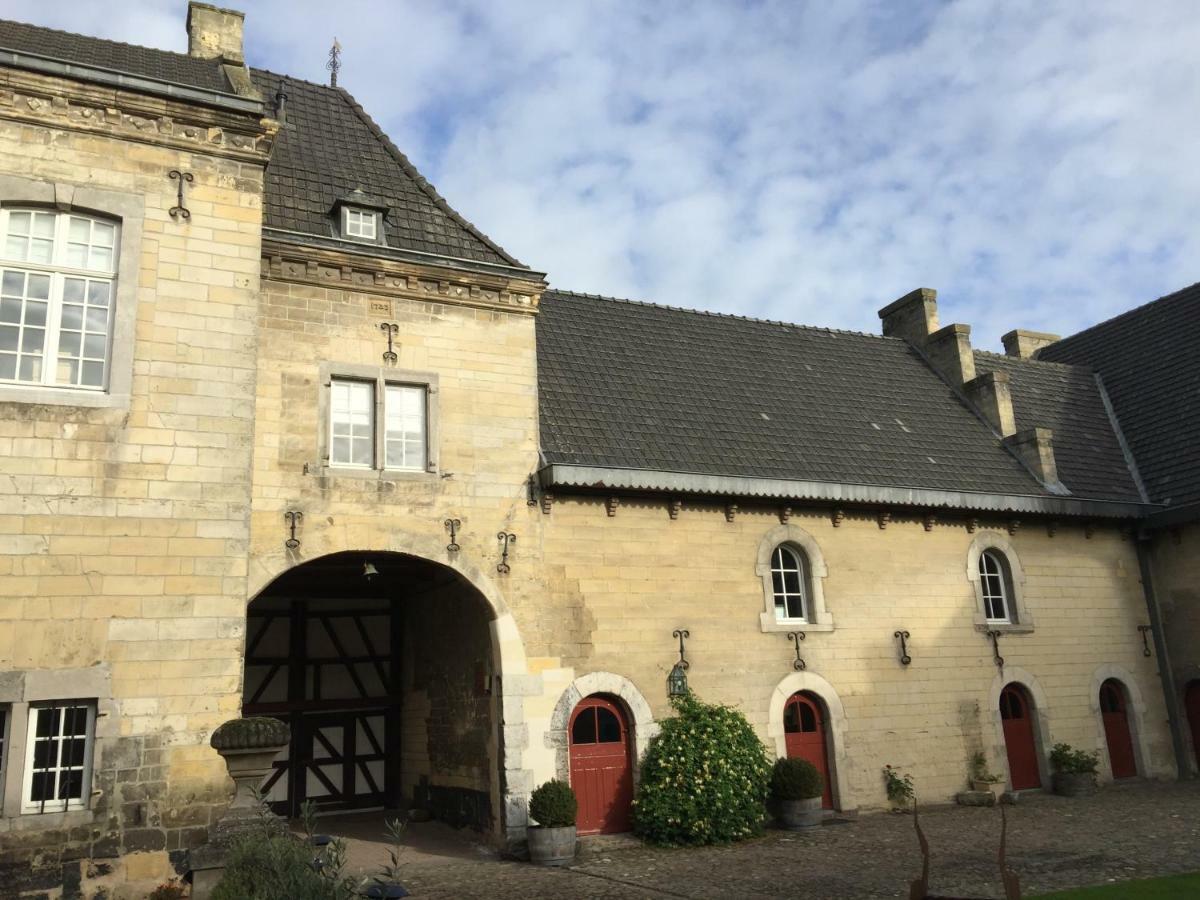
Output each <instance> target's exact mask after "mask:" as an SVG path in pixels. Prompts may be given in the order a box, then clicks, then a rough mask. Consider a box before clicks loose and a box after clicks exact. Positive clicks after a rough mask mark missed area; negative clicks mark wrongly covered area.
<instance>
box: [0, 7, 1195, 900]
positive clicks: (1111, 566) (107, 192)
mask: <svg viewBox="0 0 1200 900" xmlns="http://www.w3.org/2000/svg"><path fill="white" fill-rule="evenodd" d="M187 29H188V35H189V48H190V49H189V53H188V54H187V55H182V54H175V53H168V52H163V51H158V50H150V49H145V48H140V47H135V46H131V45H127V44H118V43H114V42H109V41H102V40H98V39H94V38H90V37H82V36H78V35H73V34H67V33H62V32H56V31H51V30H48V29H44V28H37V27H32V26H28V25H22V24H19V23H12V22H5V23H0V80H2V83H0V231H3V233H4V243H3V245H2V247H3V256H2V258H0V269H2V270H3V271H2V273H0V281H2V284H0V723H2V724H0V896H9V895H10V894H11V895H13V896H19V895H20V893H21V892H22V891H36V890H42V889H47V888H49V887H52V886H59V885H64V886H65V887H66V896H74V895H78V894H80V893H81V892H82V893H84V894H89V892H90V893H94V892H95V891H97V890H100V889H101V888H105V889H107V890H108V891H109V895H110V896H121V895H122V892H126V893H128V894H129V895H131V896H135V895H137V894H136V891H137V890H138V889H140V887H141V886H142V885H144V884H146V883H148V882H149V881H150V880H153V879H157V878H160V877H162V876H164V875H166V874H167V873H168V872H170V871H171V870H173V869H175V870H181V869H183V868H186V865H187V851H188V850H189V849H191V848H194V847H196V846H197V845H199V844H200V843H202V842H203V841H204V840H205V836H206V830H207V827H208V826H209V825H210V823H211V822H212V820H213V817H214V816H215V815H217V814H219V813H220V811H221V810H222V809H223V807H224V804H225V803H226V802H227V799H228V796H229V787H228V782H227V779H226V776H225V772H224V767H223V764H222V762H221V760H220V759H219V757H218V756H217V755H216V754H215V752H214V751H212V750H211V748H210V747H209V744H208V740H209V736H210V735H211V733H212V731H213V729H214V728H216V726H218V725H219V724H221V723H222V722H224V721H226V720H228V719H230V718H233V717H236V716H238V715H239V714H246V715H251V714H257V715H273V716H277V717H280V718H282V719H284V720H285V721H287V722H288V723H289V725H290V726H291V729H292V743H291V746H290V747H289V750H288V752H287V753H286V754H284V755H283V756H282V757H281V758H280V759H279V760H278V762H277V765H276V770H275V772H274V774H273V775H272V777H271V778H269V779H268V782H267V783H266V784H265V785H264V790H265V791H266V794H267V797H268V799H269V800H270V801H271V802H272V803H273V804H275V807H276V809H277V810H278V811H280V812H284V813H293V814H294V813H295V811H296V810H297V808H298V806H299V804H300V803H302V802H303V801H305V800H313V801H314V802H316V803H318V804H319V805H320V806H321V807H322V808H323V809H325V810H353V809H360V810H371V809H380V808H411V807H422V808H425V809H428V810H429V811H430V812H432V813H433V815H434V816H435V817H437V818H439V819H442V820H444V821H447V822H451V823H453V824H456V825H464V826H471V827H474V828H476V829H478V830H479V831H481V832H483V833H484V834H486V835H487V836H488V837H489V838H490V839H491V840H493V841H494V842H496V843H498V844H500V843H506V842H517V841H520V840H521V838H522V835H523V830H524V826H525V824H526V816H525V804H526V801H527V798H528V794H529V791H530V790H531V789H532V787H533V786H534V785H535V784H536V783H538V782H541V781H544V780H546V779H548V778H551V777H554V776H556V775H557V776H559V777H564V778H570V779H571V780H572V782H573V783H574V784H575V785H576V787H577V789H578V790H579V792H580V795H581V800H582V807H583V808H582V813H581V823H580V824H581V828H582V830H585V831H611V830H621V829H623V828H626V827H627V826H628V814H629V811H628V805H627V804H628V798H629V796H630V793H631V790H632V786H633V784H634V782H635V780H636V777H637V760H638V757H639V754H640V753H641V752H642V751H643V750H644V749H645V747H646V744H647V742H648V741H649V740H650V739H651V738H652V737H653V735H654V733H655V731H656V728H657V726H656V722H657V721H659V720H660V719H661V718H662V717H663V716H665V715H668V714H669V702H668V694H667V676H668V674H669V673H670V672H671V671H672V670H673V668H674V667H675V665H676V663H677V662H679V661H680V658H681V652H682V655H683V656H684V657H686V662H687V667H686V677H687V679H688V683H689V685H690V687H691V688H692V689H693V690H695V691H696V692H697V693H698V694H699V695H700V696H702V697H704V698H705V699H708V700H712V701H720V702H724V703H730V704H734V705H736V706H738V707H739V708H740V709H742V710H743V711H744V712H745V714H746V715H747V716H748V718H749V719H750V721H751V722H752V723H753V724H754V726H755V728H756V729H757V730H758V732H759V734H760V735H761V737H762V738H763V740H764V742H765V743H766V744H767V746H768V747H769V748H770V749H771V750H772V751H773V752H775V753H777V754H779V755H788V754H799V755H805V756H807V757H809V758H812V759H813V760H814V762H816V763H817V764H818V765H819V766H821V767H822V768H823V769H824V770H825V771H826V773H827V775H828V783H829V791H828V796H827V797H826V803H827V805H828V806H829V807H830V808H832V809H837V810H841V811H842V812H843V813H845V814H849V813H853V812H855V811H859V810H871V809H874V808H879V807H881V806H883V805H884V804H885V796H884V789H883V782H882V778H881V769H882V767H883V766H884V765H885V764H891V765H894V766H897V767H899V768H900V769H902V770H904V771H908V772H911V773H912V775H913V776H914V778H915V781H916V784H917V786H918V791H919V793H920V795H921V796H922V798H923V799H925V800H926V801H928V802H942V801H948V800H950V799H951V798H952V797H953V795H954V794H955V793H956V792H957V791H959V790H962V789H963V787H964V786H965V783H966V779H967V777H968V774H969V771H968V770H969V761H970V759H971V757H972V756H973V755H974V754H975V753H977V752H983V753H984V754H985V756H986V757H987V760H988V764H989V766H990V767H991V768H992V769H993V770H996V771H1000V772H1003V773H1004V774H1005V776H1006V777H1007V778H1008V779H1009V782H1010V785H1011V787H1013V788H1014V789H1018V790H1019V789H1033V788H1036V787H1038V786H1039V785H1042V784H1045V783H1046V781H1047V779H1048V777H1049V771H1048V752H1049V748H1050V746H1051V745H1052V744H1053V743H1056V742H1059V741H1066V742H1069V743H1071V744H1073V745H1076V746H1079V747H1084V748H1089V749H1096V750H1098V751H1099V752H1100V753H1101V755H1102V757H1103V762H1102V767H1101V768H1102V772H1103V777H1105V778H1110V777H1114V776H1115V777H1129V776H1142V777H1164V778H1165V777H1175V776H1176V775H1177V774H1189V773H1191V772H1194V770H1195V759H1196V750H1197V749H1198V748H1200V740H1198V739H1197V734H1196V731H1195V728H1197V727H1200V726H1198V723H1200V687H1198V685H1200V668H1198V666H1197V663H1198V660H1197V654H1196V650H1195V647H1196V646H1197V643H1196V637H1197V633H1198V631H1200V628H1198V625H1200V613H1198V612H1197V598H1196V593H1195V587H1194V585H1195V582H1196V578H1195V575H1196V567H1197V562H1196V559H1197V556H1196V546H1197V534H1198V528H1197V525H1196V513H1197V510H1198V509H1200V504H1198V503H1197V501H1198V500H1200V461H1198V460H1197V457H1196V454H1195V453H1194V451H1191V443H1190V442H1189V441H1192V439H1194V437H1195V427H1196V426H1195V422H1197V421H1200V418H1198V417H1197V413H1198V412H1200V411H1198V410H1196V404H1197V402H1198V401H1197V396H1198V395H1197V392H1196V387H1195V386H1196V379H1197V377H1200V376H1198V374H1197V372H1198V371H1200V370H1198V369H1197V366H1196V363H1195V360H1194V358H1193V357H1192V356H1191V355H1190V348H1191V347H1194V346H1195V344H1196V340H1197V338H1198V337H1200V335H1197V334H1196V331H1197V328H1198V325H1197V323H1200V316H1198V315H1197V314H1198V313H1200V309H1198V308H1197V307H1198V306H1200V291H1198V290H1197V289H1196V288H1192V289H1189V290H1187V291H1184V292H1181V293H1180V294H1177V295H1173V296H1171V297H1167V298H1163V299H1162V300H1158V301H1155V302H1154V303H1151V304H1149V305H1148V306H1145V307H1142V308H1141V309H1138V310H1135V311H1133V312H1131V313H1129V314H1127V315H1126V316H1123V317H1120V318H1118V319H1116V320H1113V321H1112V322H1109V323H1105V324H1104V325H1100V326H1097V327H1096V328H1093V329H1089V330H1088V331H1085V332H1082V333H1081V334H1079V335H1076V336H1073V337H1070V338H1067V339H1065V340H1061V341H1059V340H1057V339H1056V338H1055V337H1054V336H1047V335H1039V334H1035V333H1032V332H1024V331H1015V332H1013V333H1012V334H1010V335H1009V336H1007V337H1006V349H1007V355H1004V356H1000V355H995V354H990V353H985V352H980V351H976V350H973V349H972V347H971V344H970V329H969V327H967V326H966V325H957V324H951V325H946V326H944V327H942V326H940V324H939V320H938V306H937V302H936V296H935V294H934V292H933V291H930V290H925V289H922V290H918V291H914V292H912V293H910V294H907V295H905V296H904V297H902V298H901V299H900V300H897V301H896V302H894V303H892V304H890V305H888V306H886V307H885V308H884V309H883V310H881V313H880V315H881V318H882V335H869V334H854V333H849V332H839V331H831V330H828V329H821V328H809V327H803V326H799V325H791V324H786V323H779V322H764V321H756V320H751V319H744V318H738V317H733V316H719V315H712V314H706V313H698V312H691V311H687V310H679V309H670V308H666V307H660V306H654V305H651V304H644V303H633V302H629V301H623V300H613V299H608V298H602V297H595V296H590V295H585V294H574V293H569V292H566V291H560V290H555V289H551V287H550V286H549V283H548V281H547V278H546V275H545V274H544V273H542V272H539V271H536V270H535V269H532V268H530V267H529V266H526V265H524V264H523V263H521V262H520V261H518V260H516V259H514V258H513V257H512V256H511V255H509V254H508V253H507V252H505V251H504V250H503V249H502V248H501V247H500V246H499V245H498V244H496V243H495V242H493V241H492V240H491V239H489V238H488V237H487V236H485V235H483V234H482V233H480V231H479V230H478V229H477V228H475V227H474V226H473V225H471V223H470V222H468V221H467V220H466V219H464V218H463V217H462V216H460V215H459V214H458V213H457V212H456V211H455V210H453V209H452V208H451V207H450V206H449V205H448V204H447V203H446V201H445V200H444V199H443V198H442V197H440V196H439V195H438V194H437V192H436V191H435V190H434V188H433V187H432V186H431V185H430V184H429V183H428V182H427V181H425V180H424V179H423V178H422V177H421V175H420V174H419V173H418V172H417V171H416V170H415V168H414V167H413V166H412V164H411V163H410V162H409V161H408V159H407V158H406V157H405V156H404V155H403V154H402V153H401V152H400V150H399V149H397V147H396V146H395V145H394V144H393V143H392V142H391V141H390V140H389V139H388V137H387V136H386V135H385V134H383V132H382V131H381V130H380V129H379V127H378V126H377V125H376V124H375V123H374V122H373V121H372V120H371V118H370V117H369V115H368V114H367V112H366V111H365V110H363V109H362V107H361V106H359V105H358V104H357V103H356V102H355V101H354V99H353V98H352V97H351V95H350V94H349V93H347V92H346V91H345V90H344V89H341V88H337V87H327V86H323V85H317V84H312V83H308V82H304V81H301V80H298V79H293V78H288V77H285V76H281V75H277V74H272V73H269V72H265V71H262V70H258V69H254V68H252V67H250V66H249V65H248V62H247V61H246V60H245V59H244V57H243V52H242V16H241V14H240V13H237V12H232V11H228V10H220V9H216V8H214V7H210V6H207V5H205V4H200V3H191V4H190V5H189V11H188V18H187ZM1193 442H1194V441H1193ZM1164 617H1165V618H1164ZM1188 711H1191V719H1190V722H1191V729H1192V730H1189V719H1188ZM6 891H7V893H5V892H6Z"/></svg>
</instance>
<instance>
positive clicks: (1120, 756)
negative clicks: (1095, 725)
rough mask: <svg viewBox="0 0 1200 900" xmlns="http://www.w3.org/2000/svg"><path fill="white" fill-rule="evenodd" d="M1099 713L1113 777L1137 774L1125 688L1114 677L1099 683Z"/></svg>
mask: <svg viewBox="0 0 1200 900" xmlns="http://www.w3.org/2000/svg"><path fill="white" fill-rule="evenodd" d="M1100 715H1101V716H1102V717H1103V718H1104V737H1105V740H1107V741H1108V760H1109V762H1110V763H1111V764H1112V776H1113V778H1133V777H1134V776H1135V775H1137V763H1136V762H1134V758H1133V738H1132V736H1131V735H1130V734H1129V713H1128V711H1127V709H1126V703H1125V688H1124V687H1123V686H1122V684H1121V682H1119V681H1117V680H1116V679H1115V678H1110V679H1108V681H1106V682H1104V684H1102V685H1100Z"/></svg>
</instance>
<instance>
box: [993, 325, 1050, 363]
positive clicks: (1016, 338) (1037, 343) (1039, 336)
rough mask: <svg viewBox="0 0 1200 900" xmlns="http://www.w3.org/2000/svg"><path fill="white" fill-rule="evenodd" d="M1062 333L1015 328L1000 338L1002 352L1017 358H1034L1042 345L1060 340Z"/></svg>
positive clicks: (1046, 345) (1045, 345)
mask: <svg viewBox="0 0 1200 900" xmlns="http://www.w3.org/2000/svg"><path fill="white" fill-rule="evenodd" d="M1061 338H1062V335H1058V334H1050V333H1049V332H1047V331H1027V330H1026V329H1024V328H1015V329H1013V330H1012V331H1010V332H1009V333H1008V334H1006V335H1004V336H1003V337H1001V338H1000V340H1001V341H1003V342H1004V352H1005V354H1007V355H1008V356H1015V357H1018V358H1019V359H1035V358H1036V357H1037V353H1038V351H1039V350H1041V349H1042V348H1043V347H1049V346H1050V345H1051V344H1053V343H1054V342H1055V341H1058V340H1061Z"/></svg>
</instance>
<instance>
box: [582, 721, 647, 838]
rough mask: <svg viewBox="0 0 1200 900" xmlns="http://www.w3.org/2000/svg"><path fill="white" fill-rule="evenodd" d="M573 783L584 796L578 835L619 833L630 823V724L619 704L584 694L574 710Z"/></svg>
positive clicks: (631, 783)
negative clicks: (626, 720) (628, 724)
mask: <svg viewBox="0 0 1200 900" xmlns="http://www.w3.org/2000/svg"><path fill="white" fill-rule="evenodd" d="M570 752H571V787H573V788H574V789H575V797H576V799H577V800H578V801H579V816H578V818H577V820H576V823H575V824H576V830H577V831H578V833H579V834H619V833H621V832H623V831H628V830H629V828H630V820H629V808H630V804H631V802H632V800H633V764H632V762H631V759H630V754H629V728H628V726H627V725H626V722H625V714H624V712H623V711H622V710H621V708H620V707H619V706H617V704H615V703H613V702H611V701H609V700H605V699H604V698H603V697H585V698H584V699H583V700H581V701H580V702H579V705H578V706H576V707H575V712H574V713H572V714H571V750H570Z"/></svg>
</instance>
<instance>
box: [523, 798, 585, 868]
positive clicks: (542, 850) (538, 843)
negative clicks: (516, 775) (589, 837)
mask: <svg viewBox="0 0 1200 900" xmlns="http://www.w3.org/2000/svg"><path fill="white" fill-rule="evenodd" d="M578 810H579V804H578V803H577V802H576V800H575V792H574V791H573V790H571V786H570V785H569V784H567V783H566V782H565V781H558V780H557V779H555V780H551V781H547V782H546V783H545V784H543V785H540V786H539V787H537V788H535V789H534V792H533V795H532V796H531V797H530V798H529V818H530V819H532V820H534V821H535V822H537V824H536V825H532V824H531V825H530V826H529V827H528V828H527V829H526V831H525V833H526V835H527V836H528V838H529V859H530V861H531V862H535V863H537V864H539V865H542V866H565V865H569V864H570V863H572V862H574V860H575V814H576V812H578Z"/></svg>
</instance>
